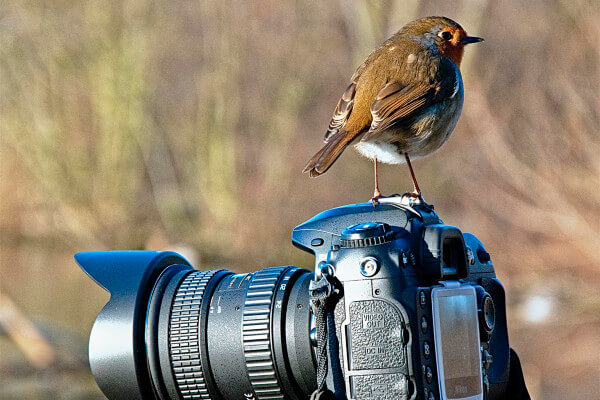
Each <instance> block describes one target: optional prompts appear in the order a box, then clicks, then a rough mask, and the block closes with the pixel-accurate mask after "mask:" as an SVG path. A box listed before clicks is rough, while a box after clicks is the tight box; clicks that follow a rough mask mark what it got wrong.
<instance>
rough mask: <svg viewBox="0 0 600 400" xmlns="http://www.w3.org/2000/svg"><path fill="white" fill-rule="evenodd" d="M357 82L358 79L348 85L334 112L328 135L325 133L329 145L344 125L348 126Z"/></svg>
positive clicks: (325, 139)
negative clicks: (330, 140)
mask: <svg viewBox="0 0 600 400" xmlns="http://www.w3.org/2000/svg"><path fill="white" fill-rule="evenodd" d="M357 82H358V77H356V78H355V79H353V80H352V83H350V85H348V87H347V88H346V91H345V92H344V94H343V95H342V97H341V98H340V101H338V103H337V106H336V107H335V110H334V111H333V116H332V117H331V122H329V127H328V128H327V133H325V138H324V139H323V140H324V141H325V143H327V142H328V141H329V139H331V137H332V136H333V135H335V134H336V133H338V132H340V130H342V128H343V127H344V125H346V122H347V121H348V118H349V117H350V113H351V112H352V106H353V105H354V95H355V94H356V83H357Z"/></svg>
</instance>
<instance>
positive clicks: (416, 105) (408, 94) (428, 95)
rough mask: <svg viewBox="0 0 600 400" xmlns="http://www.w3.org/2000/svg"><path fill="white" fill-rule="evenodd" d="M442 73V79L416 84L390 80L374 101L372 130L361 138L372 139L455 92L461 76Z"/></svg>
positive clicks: (372, 106) (363, 139)
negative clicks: (403, 83) (404, 83)
mask: <svg viewBox="0 0 600 400" xmlns="http://www.w3.org/2000/svg"><path fill="white" fill-rule="evenodd" d="M444 67H446V66H444ZM454 68H455V67H454ZM443 76H444V77H443V78H442V79H441V80H439V81H434V82H428V83H422V84H413V85H402V84H400V83H398V82H388V83H387V84H386V85H385V86H384V87H383V88H382V89H381V90H380V91H379V93H378V94H377V96H376V97H375V100H374V101H373V104H372V105H371V115H372V117H373V121H372V122H371V127H370V129H369V131H368V132H367V133H365V134H364V135H363V137H362V138H361V140H362V141H365V140H369V139H371V138H373V137H374V136H376V135H378V134H380V133H381V132H383V131H385V130H386V129H388V128H390V127H391V126H393V125H395V124H397V123H399V122H402V121H403V120H406V119H408V118H411V117H413V116H415V115H418V114H419V113H420V112H421V111H422V110H424V109H426V108H428V107H430V106H432V105H434V104H435V103H438V102H440V101H442V100H444V99H446V98H448V96H449V95H450V94H451V93H453V92H455V88H456V85H457V84H458V82H457V79H460V76H459V75H457V74H455V73H445V74H443Z"/></svg>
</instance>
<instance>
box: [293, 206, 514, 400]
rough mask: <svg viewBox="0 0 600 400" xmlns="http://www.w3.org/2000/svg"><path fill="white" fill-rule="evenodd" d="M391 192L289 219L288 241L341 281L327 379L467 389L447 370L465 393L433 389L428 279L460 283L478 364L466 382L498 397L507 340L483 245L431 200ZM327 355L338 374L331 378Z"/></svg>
mask: <svg viewBox="0 0 600 400" xmlns="http://www.w3.org/2000/svg"><path fill="white" fill-rule="evenodd" d="M394 200H395V199H392V201H388V202H387V204H386V203H382V204H378V205H376V206H373V205H372V204H370V203H363V204H356V205H350V206H346V207H340V208H336V209H333V210H328V211H325V212H324V213H321V214H319V215H317V216H315V217H314V218H312V219H311V220H309V221H307V222H305V223H304V224H302V225H300V226H298V227H296V228H295V229H294V232H293V242H294V244H296V245H297V246H299V247H301V248H303V249H304V250H306V251H310V252H313V253H314V254H315V260H316V266H315V270H316V271H317V274H318V273H319V271H320V270H322V269H323V268H325V269H326V270H328V271H329V273H331V274H333V275H335V277H336V278H337V279H338V280H339V281H340V283H341V284H342V286H343V296H342V297H341V299H340V301H339V303H338V305H337V307H336V309H335V324H336V336H337V338H338V342H339V351H338V354H337V355H338V357H339V359H340V362H339V364H338V363H335V362H333V363H329V373H328V380H327V383H328V387H329V388H331V390H332V391H334V393H335V394H336V397H338V398H346V397H347V398H348V399H381V400H384V399H402V398H407V399H408V398H412V397H413V396H412V395H413V393H419V394H420V395H419V396H417V398H423V399H438V398H472V396H473V395H474V394H473V393H474V392H477V389H476V388H474V387H471V388H466V389H465V385H464V382H460V380H459V381H458V383H457V382H456V379H455V386H456V387H457V389H461V388H463V389H465V391H466V394H465V395H460V393H451V394H450V395H451V396H452V397H442V396H440V390H441V388H440V384H439V382H440V379H443V378H442V377H441V376H439V372H440V371H441V370H440V369H439V368H438V365H437V358H438V357H436V340H435V337H434V322H435V319H434V312H433V307H432V291H433V290H434V289H436V288H449V289H452V288H467V287H468V288H472V289H473V292H474V293H475V300H476V307H477V308H476V309H477V320H478V321H477V322H478V326H477V327H476V329H478V330H479V335H478V340H477V349H476V350H477V351H478V353H479V357H478V365H477V367H478V368H479V369H480V370H481V377H480V378H479V379H480V380H481V381H480V382H473V379H471V382H470V383H471V384H472V385H473V384H478V385H481V386H482V390H481V392H479V393H480V394H481V396H483V392H488V393H489V398H492V399H493V398H501V396H502V394H503V393H504V392H505V391H506V386H507V383H508V370H509V368H508V367H509V344H508V332H507V326H506V312H505V298H504V289H503V287H502V285H501V283H500V282H499V281H498V280H497V279H496V277H495V273H494V267H493V265H492V263H491V260H490V256H489V254H488V253H487V252H486V251H485V248H484V247H483V245H482V244H481V242H480V241H479V240H478V239H477V238H476V237H475V236H474V235H472V234H468V233H467V234H462V233H461V232H460V230H459V229H458V228H456V227H452V226H448V225H444V224H443V223H442V221H441V220H440V219H439V217H438V216H437V214H435V213H434V212H433V209H432V207H431V206H428V205H420V204H416V205H413V206H407V205H404V204H401V203H398V202H396V201H394ZM384 201H385V200H384ZM364 221H369V222H366V223H365V222H364ZM454 333H456V332H454ZM451 334H452V332H451ZM334 356H335V355H333V354H330V358H332V357H334ZM492 361H493V362H492ZM336 365H339V367H340V369H342V372H343V376H344V379H343V382H336V380H335V379H334V377H335V376H336V371H334V370H333V369H334V368H336ZM456 368H458V366H456ZM338 375H339V371H338ZM466 381H468V379H467V380H466ZM461 383H463V384H461ZM415 388H416V390H415ZM446 389H449V388H446ZM469 393H471V395H470V396H469V395H468V394H469ZM344 396H346V397H344ZM482 398H483V397H482Z"/></svg>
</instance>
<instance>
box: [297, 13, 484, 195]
mask: <svg viewBox="0 0 600 400" xmlns="http://www.w3.org/2000/svg"><path fill="white" fill-rule="evenodd" d="M481 41H483V38H480V37H476V36H468V35H467V32H466V31H465V30H464V29H463V28H462V27H461V26H460V25H459V24H458V23H457V22H455V21H453V20H451V19H450V18H446V17H425V18H421V19H417V20H415V21H412V22H409V23H408V24H406V25H405V26H404V27H403V28H401V29H400V30H399V31H398V32H396V33H395V34H394V35H392V36H391V37H390V38H388V39H387V40H386V41H385V42H383V43H382V44H381V45H380V46H379V47H378V48H377V49H375V50H374V51H373V52H372V53H371V54H370V55H369V56H368V57H367V58H366V60H365V61H364V62H363V63H362V64H361V65H360V66H359V67H358V69H357V70H356V72H355V73H354V75H353V76H352V78H351V79H350V84H349V85H348V87H347V88H346V90H345V91H344V93H343V94H342V97H341V98H340V100H339V101H338V103H337V106H336V107H335V109H334V112H333V116H332V118H331V122H330V123H329V127H328V129H327V133H326V134H325V138H324V142H325V144H324V145H323V147H322V148H321V149H320V150H319V151H318V152H317V153H316V154H315V155H314V156H313V157H312V158H311V159H310V160H309V162H308V163H307V164H306V166H305V167H304V169H303V172H305V173H308V174H309V175H310V176H311V177H316V176H319V175H322V174H323V173H325V172H326V171H327V170H328V169H329V168H330V167H331V165H332V164H333V163H334V162H335V161H336V160H337V159H338V157H339V156H340V155H341V154H342V152H343V151H344V149H346V147H348V146H349V145H351V144H354V147H355V148H356V149H357V150H358V152H359V153H360V154H361V155H363V156H366V157H367V158H369V159H371V160H373V163H374V172H375V188H374V190H373V199H372V200H373V201H374V202H375V201H377V200H378V199H380V198H382V197H383V196H382V195H381V191H380V190H379V180H378V173H377V165H378V163H385V164H402V163H406V164H407V165H408V168H409V170H410V174H411V178H412V181H413V191H412V192H409V193H405V195H409V196H410V197H413V198H418V199H421V200H422V199H423V198H422V195H421V189H420V187H419V184H418V182H417V179H416V176H415V173H414V170H413V168H412V164H411V161H410V160H411V158H412V159H413V160H414V159H418V158H422V157H425V156H427V155H429V154H431V153H433V152H434V151H436V150H437V149H439V148H440V147H441V146H442V145H443V144H444V143H445V142H446V140H448V138H449V137H450V135H451V134H452V132H453V130H454V127H455V126H456V123H457V122H458V119H459V117H460V113H461V110H462V106H463V98H464V89H463V81H462V76H461V73H460V64H461V61H462V58H463V53H464V47H465V46H466V45H468V44H471V43H477V42H481Z"/></svg>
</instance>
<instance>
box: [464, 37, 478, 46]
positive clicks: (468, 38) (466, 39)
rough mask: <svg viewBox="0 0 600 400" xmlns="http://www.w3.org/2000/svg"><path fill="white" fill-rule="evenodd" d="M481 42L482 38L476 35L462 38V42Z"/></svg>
mask: <svg viewBox="0 0 600 400" xmlns="http://www.w3.org/2000/svg"><path fill="white" fill-rule="evenodd" d="M479 42H483V38H481V37H477V36H467V37H466V38H464V39H463V40H462V44H470V43H479Z"/></svg>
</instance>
